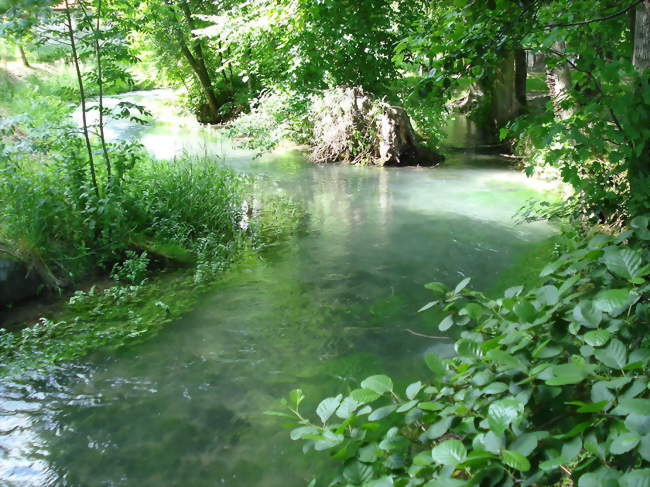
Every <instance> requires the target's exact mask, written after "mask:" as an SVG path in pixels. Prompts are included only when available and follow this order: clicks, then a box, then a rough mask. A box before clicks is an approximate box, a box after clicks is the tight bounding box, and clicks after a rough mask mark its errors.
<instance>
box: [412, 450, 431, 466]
mask: <svg viewBox="0 0 650 487" xmlns="http://www.w3.org/2000/svg"><path fill="white" fill-rule="evenodd" d="M413 463H414V464H415V465H420V466H423V467H425V466H427V465H431V464H432V463H433V458H432V457H431V451H430V450H424V451H421V452H420V453H418V454H417V455H415V456H414V457H413Z"/></svg>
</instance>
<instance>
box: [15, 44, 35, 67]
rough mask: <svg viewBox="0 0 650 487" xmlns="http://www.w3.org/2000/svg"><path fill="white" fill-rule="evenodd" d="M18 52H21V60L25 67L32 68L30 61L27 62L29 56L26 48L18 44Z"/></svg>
mask: <svg viewBox="0 0 650 487" xmlns="http://www.w3.org/2000/svg"><path fill="white" fill-rule="evenodd" d="M18 52H20V59H21V60H22V61H23V65H24V66H25V67H26V68H31V67H32V66H31V65H30V64H29V61H28V60H27V54H26V53H25V48H24V47H23V46H22V45H21V44H18Z"/></svg>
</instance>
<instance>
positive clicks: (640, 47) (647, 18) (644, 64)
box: [632, 0, 650, 73]
mask: <svg viewBox="0 0 650 487" xmlns="http://www.w3.org/2000/svg"><path fill="white" fill-rule="evenodd" d="M632 62H633V63H634V67H635V68H636V70H637V71H638V72H640V73H641V72H643V70H645V69H648V68H650V0H645V1H643V2H641V3H640V4H639V5H638V6H637V7H636V20H635V23H634V54H633V56H632Z"/></svg>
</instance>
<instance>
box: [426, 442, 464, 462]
mask: <svg viewBox="0 0 650 487" xmlns="http://www.w3.org/2000/svg"><path fill="white" fill-rule="evenodd" d="M431 457H432V458H433V461H434V462H436V463H440V464H442V465H450V466H454V465H457V464H459V463H461V462H462V461H463V460H465V458H467V449H466V448H465V445H463V443H462V442H460V441H458V440H447V441H443V442H442V443H440V444H439V445H437V446H436V447H435V448H434V449H433V450H431Z"/></svg>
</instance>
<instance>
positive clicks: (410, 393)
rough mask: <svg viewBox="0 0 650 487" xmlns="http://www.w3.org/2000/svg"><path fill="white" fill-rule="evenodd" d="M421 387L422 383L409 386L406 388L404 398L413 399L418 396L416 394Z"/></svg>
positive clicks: (418, 382)
mask: <svg viewBox="0 0 650 487" xmlns="http://www.w3.org/2000/svg"><path fill="white" fill-rule="evenodd" d="M422 387H423V385H422V382H420V381H417V382H414V383H413V384H410V385H409V386H408V387H407V388H406V397H407V398H408V399H414V398H415V396H417V395H418V392H420V390H421V389H422Z"/></svg>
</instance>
